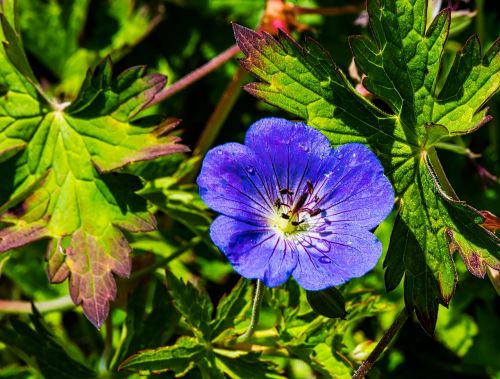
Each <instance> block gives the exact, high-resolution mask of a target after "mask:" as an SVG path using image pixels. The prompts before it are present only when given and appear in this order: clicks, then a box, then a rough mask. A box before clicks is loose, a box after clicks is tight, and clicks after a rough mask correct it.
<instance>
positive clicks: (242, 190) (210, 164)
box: [197, 143, 274, 225]
mask: <svg viewBox="0 0 500 379" xmlns="http://www.w3.org/2000/svg"><path fill="white" fill-rule="evenodd" d="M258 167H259V164H258V163H257V161H256V158H255V154H254V153H253V152H252V151H251V150H250V149H249V148H248V147H246V146H243V145H241V144H239V143H227V144H225V145H221V146H218V147H216V148H214V149H212V150H210V151H209V152H208V153H207V155H206V157H205V159H204V161H203V166H202V168H201V172H200V175H199V176H198V179H197V183H198V186H199V187H200V196H201V198H202V199H203V201H204V202H205V204H207V205H208V206H209V207H210V208H212V209H213V210H214V211H216V212H219V213H222V214H224V215H226V216H231V217H235V218H238V219H239V220H242V221H247V222H251V223H254V224H257V225H260V224H264V223H265V219H266V217H267V216H268V215H269V214H270V213H271V212H272V201H274V200H271V199H270V197H269V196H268V194H266V192H265V189H264V187H263V185H262V181H261V175H260V173H259V171H258Z"/></svg>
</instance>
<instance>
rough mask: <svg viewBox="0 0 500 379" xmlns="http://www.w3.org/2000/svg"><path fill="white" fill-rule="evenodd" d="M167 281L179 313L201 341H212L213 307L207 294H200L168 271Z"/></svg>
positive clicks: (189, 284)
mask: <svg viewBox="0 0 500 379" xmlns="http://www.w3.org/2000/svg"><path fill="white" fill-rule="evenodd" d="M167 281H168V287H169V290H170V295H171V296H172V298H173V299H174V305H175V307H176V308H177V310H178V311H179V313H180V314H181V315H182V316H184V318H185V319H186V322H187V323H188V324H189V325H190V326H191V327H192V328H193V332H194V333H195V335H196V336H197V337H198V338H200V339H206V340H207V341H209V340H210V333H211V330H210V326H209V324H210V320H211V318H212V311H213V305H212V302H211V301H210V298H209V297H208V295H207V294H206V293H205V292H199V291H198V290H197V289H196V288H195V287H194V286H193V285H192V284H191V283H189V282H188V283H184V282H183V281H182V280H179V279H177V278H176V277H175V275H174V274H172V273H171V272H169V271H167Z"/></svg>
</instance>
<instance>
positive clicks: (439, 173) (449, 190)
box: [427, 147, 459, 201]
mask: <svg viewBox="0 0 500 379" xmlns="http://www.w3.org/2000/svg"><path fill="white" fill-rule="evenodd" d="M427 156H428V157H429V163H430V164H431V167H432V169H433V170H434V173H435V174H436V177H437V179H438V181H439V184H441V186H443V189H444V192H445V193H446V195H448V196H449V197H451V199H452V200H457V201H458V200H459V199H458V196H457V194H456V192H455V190H454V189H453V187H452V185H451V183H450V182H449V181H448V178H447V177H446V174H445V172H444V170H443V166H441V162H440V161H439V158H438V156H437V152H436V149H435V148H434V147H431V148H430V149H429V150H427Z"/></svg>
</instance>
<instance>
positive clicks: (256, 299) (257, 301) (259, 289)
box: [236, 280, 264, 343]
mask: <svg viewBox="0 0 500 379" xmlns="http://www.w3.org/2000/svg"><path fill="white" fill-rule="evenodd" d="M263 296H264V284H263V283H262V281H260V280H257V284H256V286H255V293H254V296H253V303H252V316H251V318H250V324H249V325H248V328H247V330H246V332H245V333H243V334H242V335H241V336H239V337H238V338H237V340H236V342H237V343H242V342H246V341H248V340H249V339H250V337H252V335H253V333H254V332H255V328H256V327H257V324H258V323H259V316H260V307H261V305H262V298H263Z"/></svg>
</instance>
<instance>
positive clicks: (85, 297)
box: [0, 2, 187, 327]
mask: <svg viewBox="0 0 500 379" xmlns="http://www.w3.org/2000/svg"><path fill="white" fill-rule="evenodd" d="M3 9H4V8H3V7H2V3H1V2H0V10H3ZM10 19H11V18H9V17H3V18H2V19H1V20H2V24H3V25H2V26H3V30H4V33H3V34H2V32H1V31H0V40H2V41H3V42H5V46H9V50H8V51H7V50H5V48H1V47H0V66H1V68H0V74H2V75H1V76H0V88H2V89H5V91H3V92H2V93H1V94H0V152H3V154H4V155H0V162H1V163H0V175H1V176H2V178H4V181H3V182H2V184H1V185H0V221H1V222H3V223H5V224H8V226H7V227H6V228H5V229H3V230H1V231H0V252H3V251H6V250H8V249H11V248H15V247H19V246H22V245H25V244H27V243H30V242H33V241H35V240H38V239H41V238H49V239H50V242H49V246H48V251H47V261H48V274H49V278H50V280H51V281H52V282H61V281H63V280H65V279H66V278H69V282H70V293H71V297H72V299H73V301H74V302H75V303H76V304H81V305H82V307H83V310H84V312H85V314H86V316H87V317H88V318H89V320H90V321H91V322H92V323H93V324H94V325H95V326H96V327H100V326H101V324H102V323H103V321H104V320H105V319H106V317H107V315H108V312H109V303H110V301H112V300H113V299H114V298H115V296H116V284H115V281H114V275H117V276H119V277H127V276H128V275H129V273H130V258H129V256H128V254H129V252H130V250H131V249H130V246H129V245H128V242H127V240H126V239H125V237H124V236H123V234H122V232H121V230H127V231H130V232H141V231H150V230H153V229H154V228H155V227H156V222H155V219H154V217H153V215H151V214H150V213H149V212H148V211H147V203H146V201H145V200H144V199H143V198H140V197H139V196H137V195H135V194H134V192H135V191H137V190H138V189H139V188H140V187H141V183H140V181H139V179H137V178H135V177H133V176H131V175H126V174H122V173H118V172H117V171H118V170H119V169H121V168H123V167H124V166H126V165H128V164H131V163H133V162H138V161H144V160H151V159H155V158H157V157H162V156H165V155H168V154H172V153H175V152H183V151H187V148H186V147H185V146H183V145H180V144H177V142H178V141H179V138H178V137H175V136H171V135H169V134H168V133H169V132H170V131H171V130H172V129H173V128H174V127H175V125H177V124H178V120H176V119H173V118H170V119H167V120H165V121H164V122H163V123H160V124H159V125H151V124H146V122H142V121H141V120H139V119H138V117H139V112H140V111H141V110H143V109H144V107H146V106H147V105H148V104H149V103H150V102H151V101H153V100H154V98H155V96H156V95H157V94H158V92H159V91H161V90H162V88H163V87H164V85H165V82H166V78H165V77H164V76H162V75H158V74H153V75H146V74H145V67H142V66H140V67H133V68H131V69H129V70H126V71H125V72H123V73H122V74H121V75H119V76H118V77H117V78H116V79H113V75H112V67H111V62H110V60H109V59H105V60H104V61H103V62H102V63H101V64H100V65H98V66H97V67H96V68H95V69H94V70H89V71H88V74H87V77H86V79H85V80H84V83H83V84H82V87H81V89H80V91H79V95H78V96H77V98H76V99H74V100H73V101H72V102H70V104H69V103H62V104H60V103H56V102H55V101H47V100H45V97H44V96H43V93H41V94H42V96H39V95H37V90H38V91H40V89H39V88H37V89H36V90H35V87H38V85H37V84H36V83H33V78H32V77H31V76H29V77H27V74H26V72H28V68H29V65H28V63H27V60H26V59H25V56H24V52H23V50H22V43H21V42H20V39H19V36H18V34H17V33H16V32H15V31H14V29H13V28H12V27H11V26H10V24H9V22H10V21H9V20H10ZM19 62H21V63H22V64H23V65H22V67H21V68H22V70H21V69H20V68H19V66H18V63H19ZM19 64H20V63H19ZM26 65H27V66H26ZM25 66H26V67H25Z"/></svg>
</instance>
